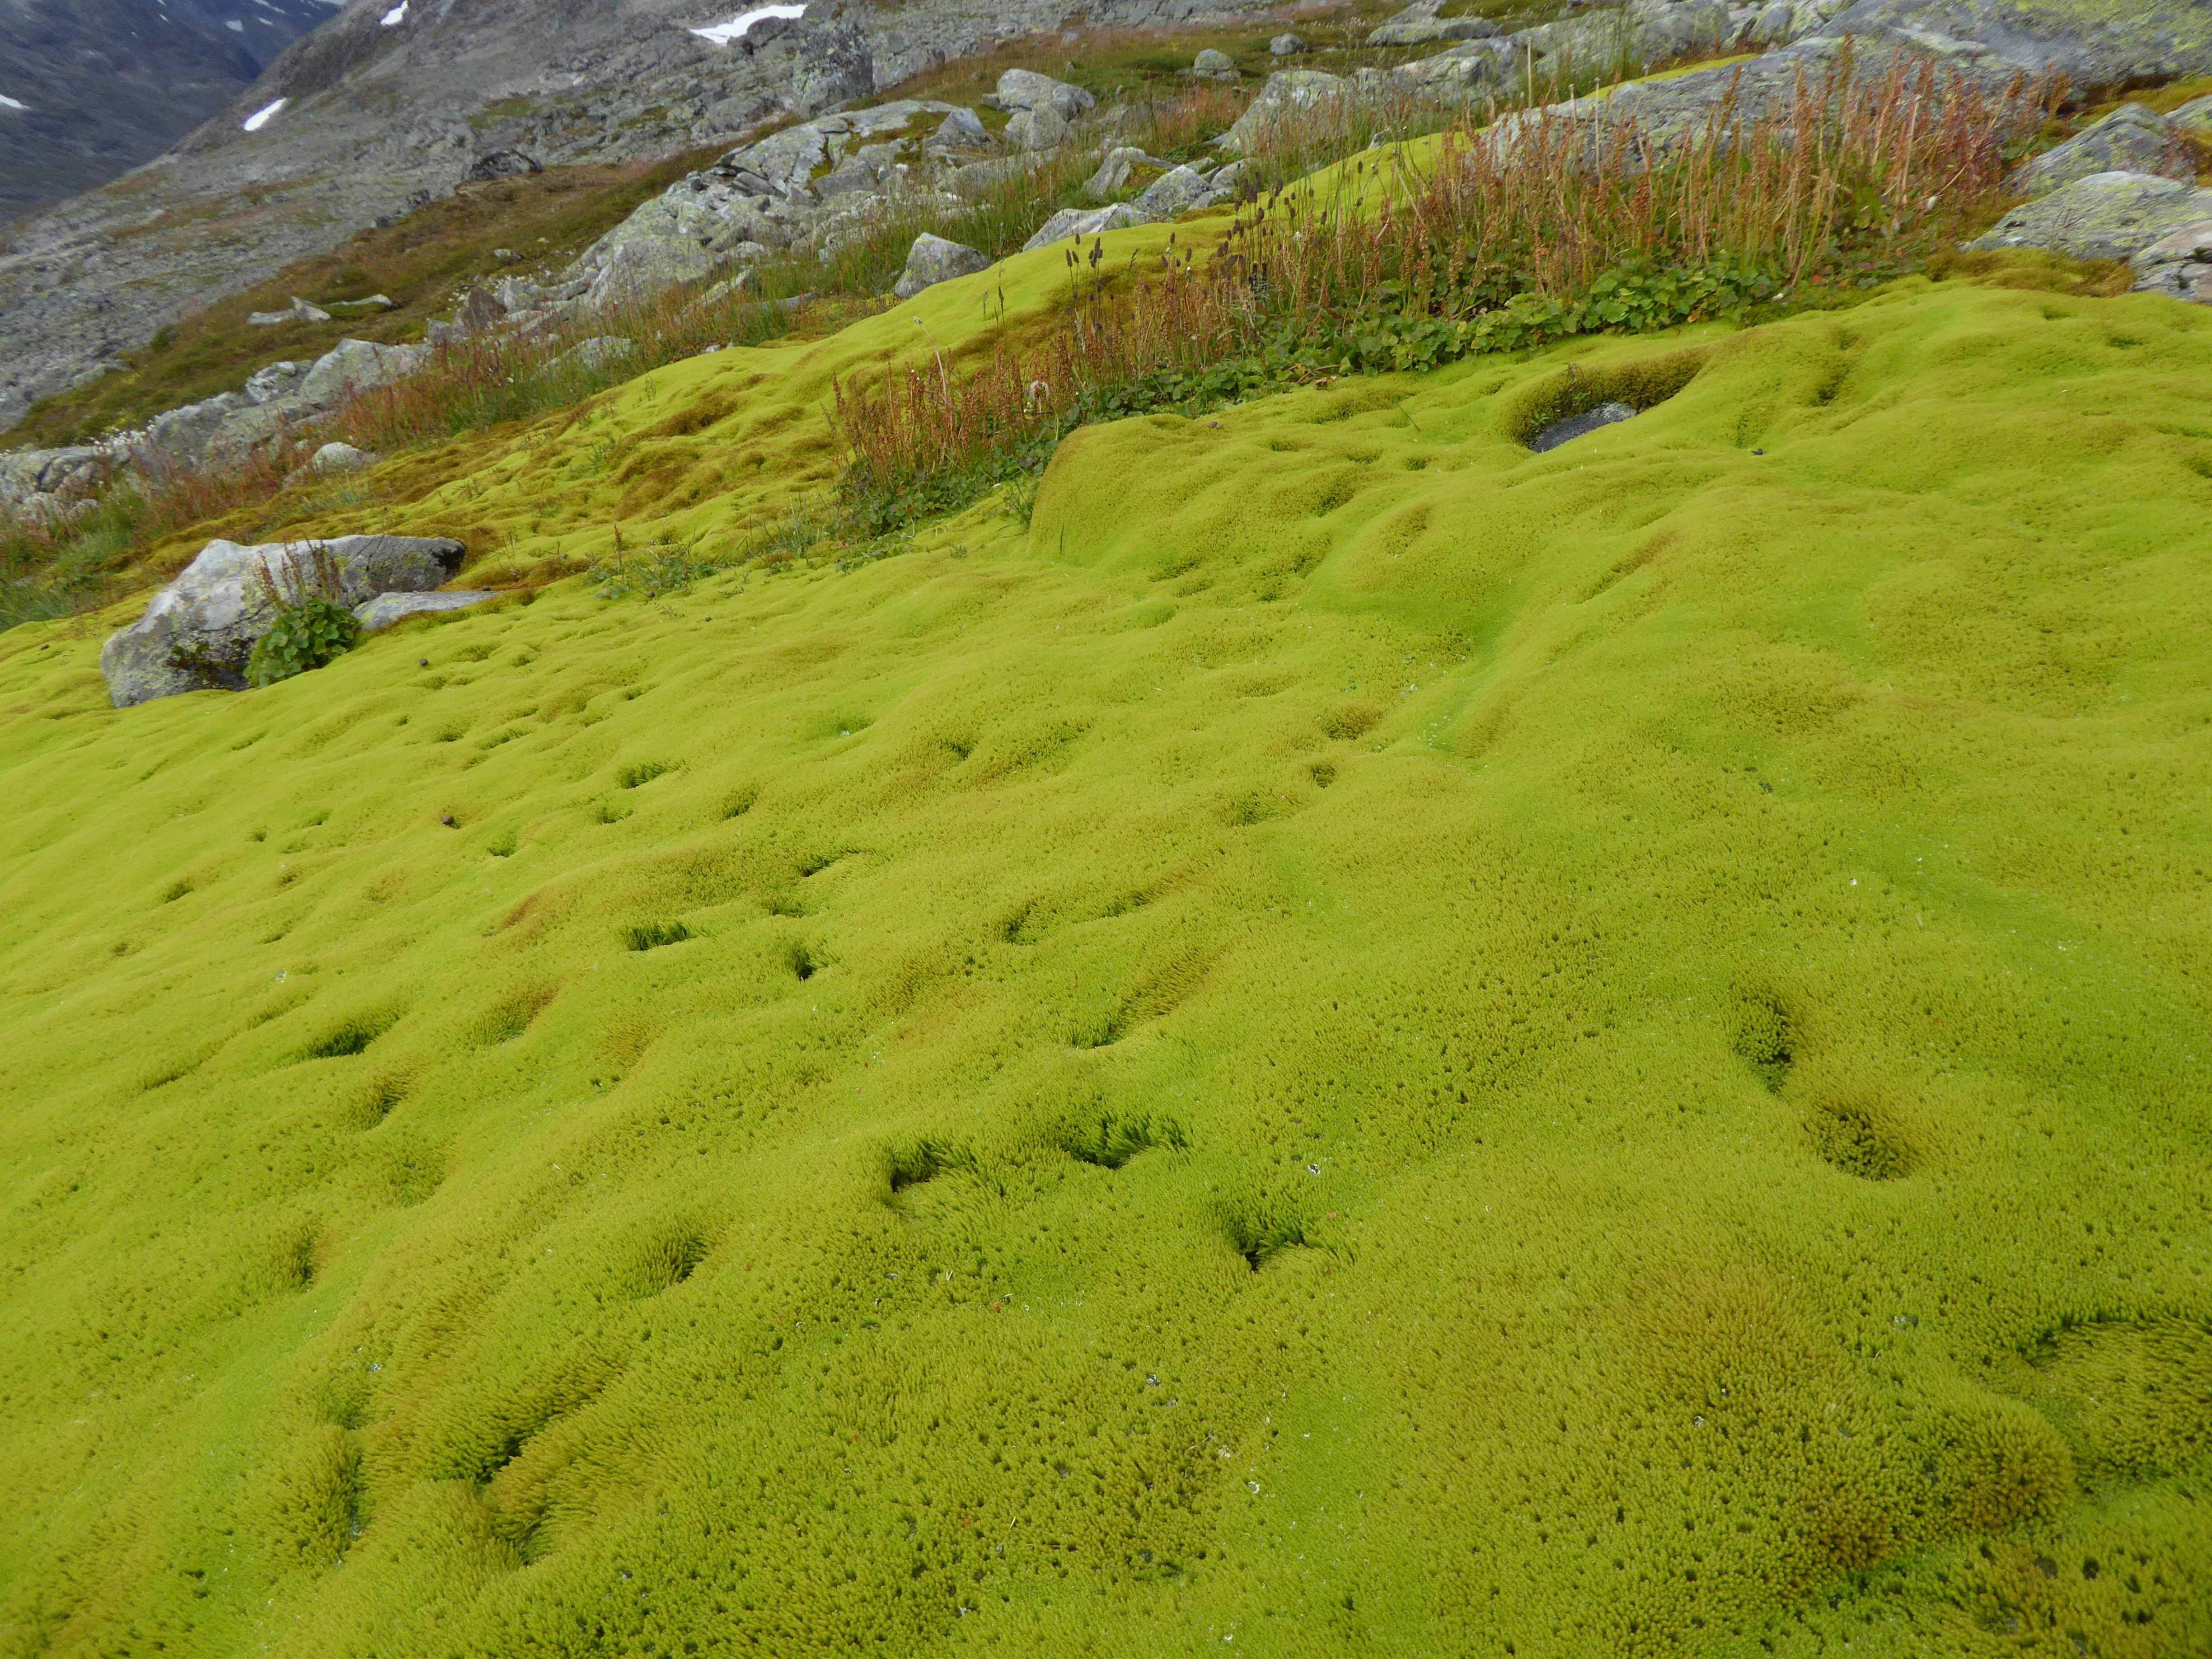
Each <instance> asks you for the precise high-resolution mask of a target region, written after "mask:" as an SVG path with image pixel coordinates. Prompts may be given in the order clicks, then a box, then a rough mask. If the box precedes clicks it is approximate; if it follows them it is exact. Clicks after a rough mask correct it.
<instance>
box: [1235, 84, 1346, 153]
mask: <svg viewBox="0 0 2212 1659" xmlns="http://www.w3.org/2000/svg"><path fill="white" fill-rule="evenodd" d="M1350 90H1351V83H1350V82H1347V81H1346V80H1345V78H1344V77H1343V76H1340V75H1328V74H1324V73H1323V72H1322V71H1321V70H1276V71H1275V72H1274V73H1273V75H1271V76H1268V77H1267V85H1266V86H1264V87H1262V88H1260V95H1259V96H1258V97H1256V98H1255V99H1254V100H1252V102H1251V106H1250V107H1249V108H1248V109H1246V110H1245V112H1243V114H1242V115H1240V116H1238V117H1237V120H1236V123H1235V124H1234V125H1232V126H1231V128H1230V129H1229V131H1227V132H1226V133H1225V134H1224V135H1223V142H1222V146H1221V147H1222V148H1223V149H1226V150H1231V151H1236V152H1241V151H1243V150H1245V149H1249V148H1250V147H1251V146H1252V144H1253V143H1255V142H1256V141H1257V139H1258V137H1259V135H1260V134H1261V133H1262V132H1264V131H1266V130H1267V128H1268V127H1270V126H1272V125H1274V124H1275V123H1277V122H1279V121H1282V120H1286V119H1290V118H1295V117H1296V116H1297V115H1298V114H1299V113H1300V112H1303V111H1306V110H1310V109H1313V108H1315V107H1316V106H1319V105H1322V104H1327V103H1331V102H1334V100H1337V99H1339V98H1341V97H1344V96H1345V95H1346V94H1347V93H1349V92H1350Z"/></svg>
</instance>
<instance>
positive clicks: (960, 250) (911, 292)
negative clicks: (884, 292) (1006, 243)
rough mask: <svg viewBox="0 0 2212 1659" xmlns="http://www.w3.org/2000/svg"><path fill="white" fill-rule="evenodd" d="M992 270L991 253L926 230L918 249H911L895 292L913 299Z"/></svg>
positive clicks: (908, 251)
mask: <svg viewBox="0 0 2212 1659" xmlns="http://www.w3.org/2000/svg"><path fill="white" fill-rule="evenodd" d="M990 268H991V258H990V256H989V255H988V254H987V253H981V252H977V251H976V250H975V249H974V248H972V247H963V246H962V245H961V244H959V243H958V242H949V241H947V240H945V238H944V237H942V236H932V235H931V234H928V233H927V231H925V232H923V233H922V234H921V235H919V236H917V237H915V239H914V246H912V247H910V248H908V250H907V255H906V270H904V271H902V273H900V276H899V279H898V282H897V283H896V284H895V285H894V286H893V287H892V289H891V292H892V293H893V294H894V295H897V296H898V298H900V299H902V300H911V299H912V298H914V296H915V295H917V294H919V293H921V291H922V289H926V288H934V287H935V286H936V285H937V284H938V283H949V282H951V280H952V279H953V278H954V277H955V276H974V275H975V273H976V272H977V271H979V270H989V269H990Z"/></svg>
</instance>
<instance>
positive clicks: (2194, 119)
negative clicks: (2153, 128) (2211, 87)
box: [2166, 98, 2212, 138]
mask: <svg viewBox="0 0 2212 1659" xmlns="http://www.w3.org/2000/svg"><path fill="white" fill-rule="evenodd" d="M2166 119H2167V120H2168V121H2170V122H2172V124H2173V125H2175V126H2176V127H2177V128H2179V129H2180V131H2184V132H2186V133H2189V134H2191V136H2192V137H2198V138H2212V98H2192V99H2191V100H2189V101H2188V102H2187V103H2185V104H2184V105H2183V106H2181V107H2180V108H2179V109H2178V110H2175V111H2174V112H2172V114H2170V115H2168V116H2167V117H2166Z"/></svg>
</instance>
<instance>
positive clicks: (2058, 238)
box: [1970, 173, 2212, 264]
mask: <svg viewBox="0 0 2212 1659" xmlns="http://www.w3.org/2000/svg"><path fill="white" fill-rule="evenodd" d="M2205 220H2212V190H2200V189H2197V188H2196V187H2194V186H2192V185H2187V184H2184V183H2183V182H2181V181H2180V180H2179V179H2166V178H2160V177H2159V176H2158V175H2156V174H2154V173H2091V174H2090V175H2089V176H2088V177H2087V179H2075V181H2074V182H2073V183H2072V184H2070V185H2064V186H2063V187H2062V188H2060V189H2058V190H2055V191H2051V193H2050V194H2049V195H2048V196H2045V197H2039V198H2038V199H2037V200H2035V201H2033V202H2029V203H2027V204H2024V205H2023V206H2021V207H2016V208H2015V209H2014V210H2012V211H2011V212H2009V213H2008V214H2006V215H2005V216H2004V217H2003V218H2002V219H2000V220H1998V221H1997V222H1996V225H1995V226H1994V227H1992V228H1990V232H1989V234H1987V235H1984V236H1982V237H1980V238H1978V239H1977V240H1975V241H1974V242H1972V244H1970V246H1973V247H1976V248H2006V247H2039V248H2049V249H2050V250H2051V251H2052V252H2056V253H2064V254H2068V255H2070V256H2071V257H2073V258H2076V259H2117V260H2121V261H2125V262H2128V263H2130V264H2132V263H2133V262H2134V261H2135V260H2136V259H2137V258H2139V257H2141V256H2142V255H2143V254H2144V253H2145V252H2147V251H2148V249H2150V248H2152V247H2154V246H2159V245H2160V244H2161V243H2163V242H2164V241H2165V240H2166V238H2167V237H2170V236H2172V235H2173V234H2175V233H2176V232H2179V231H2184V230H2190V229H2192V228H2194V227H2195V226H2197V224H2199V223H2200V222H2203V221H2205ZM2160 257H2161V259H2163V258H2164V256H2160Z"/></svg>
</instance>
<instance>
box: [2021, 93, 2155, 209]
mask: <svg viewBox="0 0 2212 1659" xmlns="http://www.w3.org/2000/svg"><path fill="white" fill-rule="evenodd" d="M2091 173H2156V174H2159V175H2160V176H2161V177H2164V178H2168V179H2184V180H2186V181H2188V182H2191V183H2194V182H2195V180H2196V178H2197V164H2196V162H2195V161H2194V160H2192V159H2191V155H2190V154H2189V148H2188V146H2187V145H2186V144H2185V143H2183V142H2182V139H2181V135H2180V133H2179V131H2176V130H2175V128H2174V127H2173V125H2172V123H2170V122H2169V121H2167V119H2166V117H2164V116H2162V115H2160V114H2159V113H2158V112H2156V111H2154V110H2149V109H2146V108H2144V107H2143V106H2142V105H2141V104H2123V105H2121V106H2119V108H2118V109H2116V110H2114V111H2113V112H2112V113H2111V114H2110V115H2107V116H2106V118H2104V119H2103V120H2101V121H2099V122H2097V123H2095V124H2094V125H2091V126H2087V127H2084V128H2083V129H2082V130H2081V131H2079V132H2077V133H2075V135H2074V136H2073V137H2071V138H2069V139H2068V140H2067V141H2066V142H2065V143H2063V144H2057V145H2054V146H2053V147H2052V148H2051V149H2047V150H2045V152H2044V153H2043V154H2042V155H2039V156H2037V157H2035V159H2034V160H2033V161H2026V162H2023V163H2021V165H2020V166H2019V167H2015V168H2014V169H2013V173H2012V177H2011V178H2010V179H2007V180H2006V183H2007V184H2008V185H2009V186H2010V187H2011V189H2012V190H2013V191H2014V192H2015V194H2017V195H2021V196H2027V197H2037V196H2048V195H2049V194H2051V191H2054V190H2057V189H2058V188H2059V187H2061V186H2062V185H2070V184H2072V183H2073V182H2074V181H2075V179H2086V178H2087V177H2088V176H2089V175H2090V174H2091Z"/></svg>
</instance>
